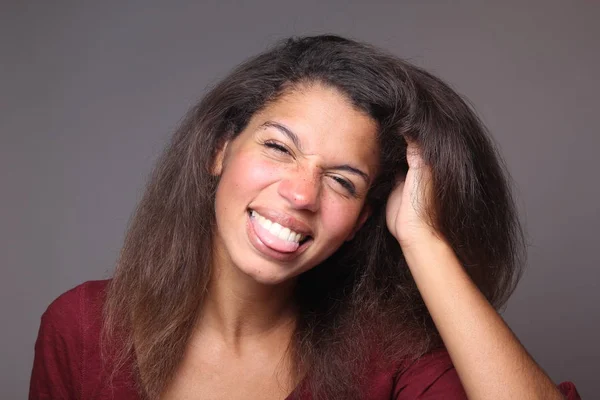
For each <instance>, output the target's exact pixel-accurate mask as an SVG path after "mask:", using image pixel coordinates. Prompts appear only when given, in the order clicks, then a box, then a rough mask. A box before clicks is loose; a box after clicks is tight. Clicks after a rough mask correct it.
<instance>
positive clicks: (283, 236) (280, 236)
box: [277, 228, 290, 240]
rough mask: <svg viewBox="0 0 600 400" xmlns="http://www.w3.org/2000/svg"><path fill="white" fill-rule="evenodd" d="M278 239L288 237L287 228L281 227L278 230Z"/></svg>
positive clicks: (288, 231)
mask: <svg viewBox="0 0 600 400" xmlns="http://www.w3.org/2000/svg"><path fill="white" fill-rule="evenodd" d="M277 236H279V239H283V240H288V239H289V238H290V229H289V228H283V229H282V230H281V232H279V235H277Z"/></svg>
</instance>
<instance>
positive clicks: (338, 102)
mask: <svg viewBox="0 0 600 400" xmlns="http://www.w3.org/2000/svg"><path fill="white" fill-rule="evenodd" d="M376 134H377V124H376V122H375V121H374V120H373V119H371V118H370V117H369V116H367V115H366V114H364V113H362V112H360V111H358V110H357V109H356V108H354V107H353V106H352V105H351V104H350V102H349V101H348V100H347V99H346V98H345V97H344V96H343V95H342V94H341V93H340V92H339V91H337V90H336V89H333V88H331V87H327V86H323V85H319V84H313V85H305V86H303V87H301V88H297V89H295V90H293V91H290V92H288V93H287V94H285V95H283V96H282V97H280V98H279V99H278V100H277V101H275V102H273V103H271V104H270V105H268V106H267V107H266V108H264V109H263V110H262V111H260V112H258V113H256V114H255V115H254V116H253V117H252V118H251V120H250V121H249V123H248V125H247V127H246V128H245V129H244V130H243V131H242V132H241V133H240V134H239V135H238V136H237V137H236V138H235V139H234V140H232V141H231V142H228V143H227V144H226V145H225V146H224V149H223V150H222V151H221V152H220V153H219V154H218V156H217V159H216V161H215V165H214V173H216V174H218V175H220V176H221V178H220V182H219V186H218V188H217V193H216V204H215V208H216V221H217V232H216V238H215V251H216V253H215V255H216V258H215V259H216V260H218V261H217V262H226V263H230V264H231V265H232V266H234V267H235V268H238V269H239V270H241V271H242V272H243V273H245V274H247V275H248V276H251V277H252V278H253V279H255V280H256V281H258V282H261V283H265V284H277V283H281V282H284V281H286V280H288V279H290V278H293V277H295V276H297V275H298V274H301V273H302V272H305V271H307V270H309V269H310V268H313V267H314V266H316V265H318V264H319V263H320V262H322V261H323V260H325V259H326V258H327V257H329V256H330V255H331V254H333V253H334V252H335V251H336V250H337V249H338V248H339V247H340V246H341V245H342V244H343V242H344V241H346V240H349V239H351V238H352V237H353V235H354V233H355V232H356V231H357V230H358V229H359V228H360V227H361V226H362V224H363V223H364V222H365V220H366V218H367V217H368V214H369V210H368V207H366V205H365V199H366V195H367V192H368V189H369V187H370V184H371V182H372V181H373V180H374V179H375V175H376V173H377V169H378V158H379V157H378V153H379V148H378V144H377V138H376Z"/></svg>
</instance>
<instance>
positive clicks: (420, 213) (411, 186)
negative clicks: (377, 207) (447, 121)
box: [386, 142, 440, 250]
mask: <svg viewBox="0 0 600 400" xmlns="http://www.w3.org/2000/svg"><path fill="white" fill-rule="evenodd" d="M406 160H407V161H408V173H407V174H406V177H405V179H404V180H403V181H401V182H399V183H398V184H397V185H396V187H395V188H394V190H392V192H391V194H390V196H389V198H388V201H387V206H386V221H387V226H388V229H389V231H390V232H391V234H392V235H393V236H394V237H395V238H396V240H398V242H399V243H400V246H401V247H402V249H404V250H407V249H409V248H414V247H415V246H417V245H424V244H425V245H426V244H427V241H429V240H432V239H433V240H439V239H440V238H439V235H438V234H437V233H436V232H435V229H434V228H433V223H432V221H431V209H430V206H429V205H430V204H431V196H432V187H431V184H432V182H431V169H430V167H429V165H427V164H426V163H425V162H424V161H423V159H422V158H421V150H420V149H419V147H418V146H417V145H416V144H415V143H413V142H409V143H408V147H407V149H406Z"/></svg>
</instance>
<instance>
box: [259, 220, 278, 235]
mask: <svg viewBox="0 0 600 400" xmlns="http://www.w3.org/2000/svg"><path fill="white" fill-rule="evenodd" d="M259 223H260V221H259ZM269 232H271V233H272V234H273V235H275V236H279V232H281V225H279V224H278V223H277V222H275V223H274V224H273V225H271V229H269Z"/></svg>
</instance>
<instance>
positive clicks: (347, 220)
mask: <svg viewBox="0 0 600 400" xmlns="http://www.w3.org/2000/svg"><path fill="white" fill-rule="evenodd" d="M321 210H322V213H321V215H322V218H323V225H324V226H327V227H328V231H329V232H331V233H333V234H334V235H335V237H336V238H338V239H340V240H345V239H346V237H347V236H348V235H349V234H350V232H351V231H352V230H353V229H354V227H355V226H356V223H357V221H358V215H359V213H360V208H359V207H357V206H355V205H349V204H344V202H343V201H339V200H336V199H333V198H331V197H329V196H328V197H327V198H325V199H323V201H322V203H321Z"/></svg>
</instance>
